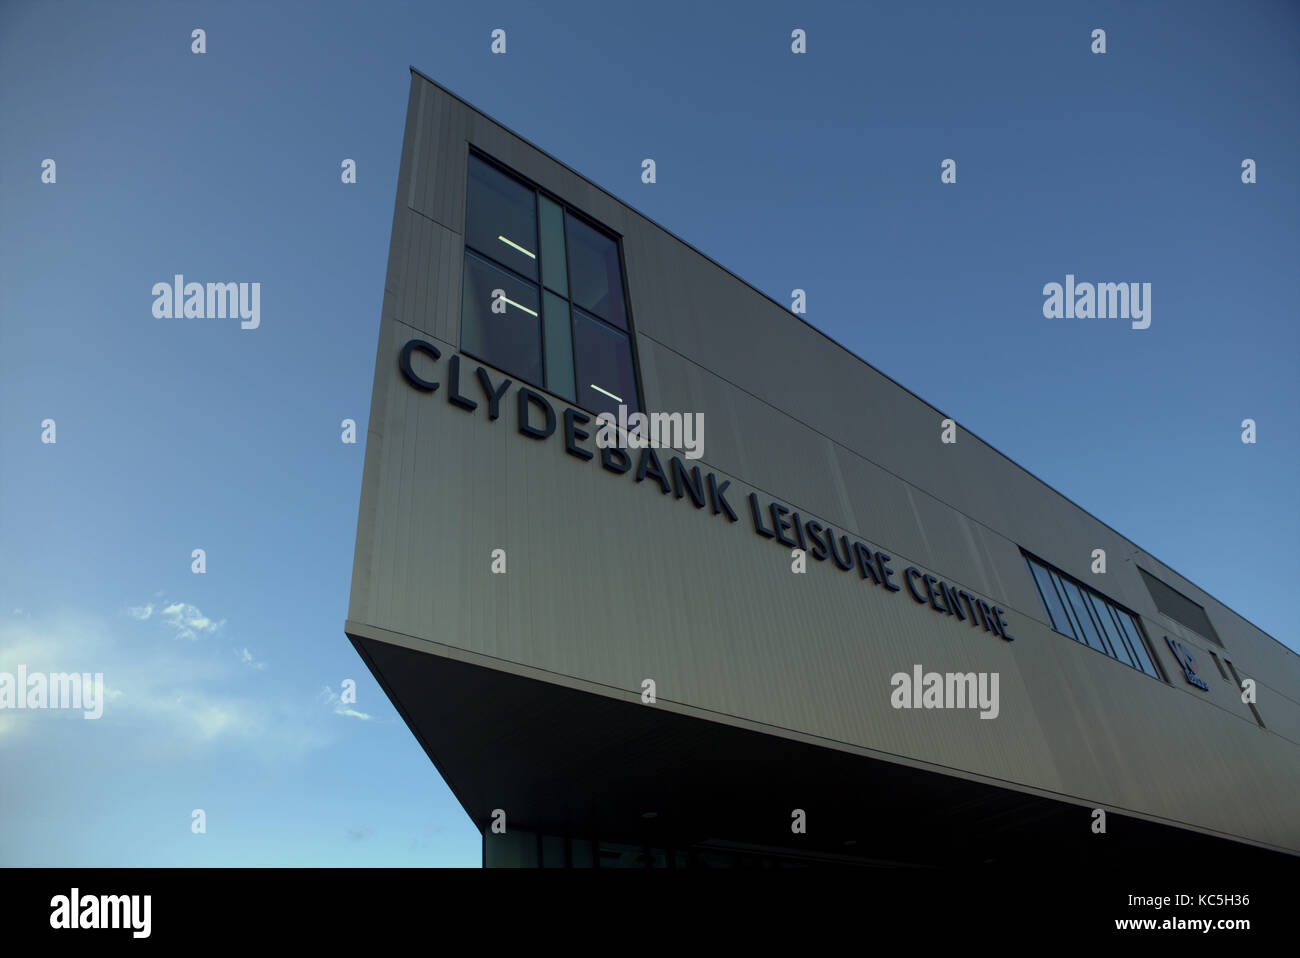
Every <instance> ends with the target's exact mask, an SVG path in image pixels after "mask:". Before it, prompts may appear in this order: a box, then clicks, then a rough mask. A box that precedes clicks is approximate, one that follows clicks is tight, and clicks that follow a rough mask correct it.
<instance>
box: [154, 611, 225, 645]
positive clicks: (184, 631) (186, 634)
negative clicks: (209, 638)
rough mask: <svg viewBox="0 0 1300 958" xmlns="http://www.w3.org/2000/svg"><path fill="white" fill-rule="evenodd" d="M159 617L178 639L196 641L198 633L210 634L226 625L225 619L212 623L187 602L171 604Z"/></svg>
mask: <svg viewBox="0 0 1300 958" xmlns="http://www.w3.org/2000/svg"><path fill="white" fill-rule="evenodd" d="M161 615H162V617H163V618H164V619H165V620H166V622H167V625H168V626H170V627H171V628H173V629H175V630H176V638H178V639H197V638H198V637H199V633H201V632H204V633H209V634H211V633H213V632H215V631H217V629H219V628H221V627H222V626H223V625H225V624H226V620H225V619H222V620H221V621H220V622H214V621H213V620H212V619H210V618H208V617H207V616H206V615H204V614H203V613H202V612H200V611H199V609H198V607H197V606H193V605H190V604H189V603H188V602H173V603H172V604H171V605H169V606H167V607H166V608H165V609H163V610H162V612H161Z"/></svg>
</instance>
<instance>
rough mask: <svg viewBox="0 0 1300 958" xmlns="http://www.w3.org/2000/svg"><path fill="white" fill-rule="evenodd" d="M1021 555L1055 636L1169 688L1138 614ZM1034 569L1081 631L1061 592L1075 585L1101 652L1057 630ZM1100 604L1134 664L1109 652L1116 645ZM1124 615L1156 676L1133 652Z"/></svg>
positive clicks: (1030, 556) (1030, 555)
mask: <svg viewBox="0 0 1300 958" xmlns="http://www.w3.org/2000/svg"><path fill="white" fill-rule="evenodd" d="M1020 555H1021V556H1022V557H1023V558H1024V560H1025V568H1026V570H1027V571H1028V572H1029V579H1030V581H1031V582H1033V584H1034V591H1035V592H1036V593H1037V594H1038V598H1039V601H1040V602H1041V603H1042V608H1043V612H1044V614H1045V615H1046V616H1047V622H1048V626H1049V627H1050V628H1051V630H1052V631H1053V632H1055V633H1056V634H1057V635H1063V636H1065V637H1066V638H1069V639H1073V640H1074V641H1075V642H1078V643H1079V644H1080V645H1082V646H1085V647H1086V648H1089V649H1092V651H1094V652H1098V653H1100V654H1102V655H1104V656H1106V658H1108V659H1110V660H1112V661H1114V662H1118V663H1119V664H1120V665H1124V666H1127V667H1128V668H1130V669H1132V670H1133V671H1135V672H1139V673H1141V674H1142V675H1145V676H1147V677H1148V678H1153V679H1156V680H1157V681H1160V682H1164V683H1165V684H1166V685H1167V684H1169V678H1168V676H1167V675H1166V674H1165V670H1164V667H1163V666H1162V665H1161V664H1160V660H1159V658H1157V656H1156V654H1155V652H1154V651H1153V650H1152V647H1151V642H1150V641H1149V640H1148V638H1147V634H1146V630H1145V629H1144V628H1143V627H1142V618H1141V616H1139V615H1138V614H1137V613H1136V612H1134V611H1133V610H1132V609H1130V608H1128V607H1127V606H1125V605H1123V604H1121V603H1119V602H1116V601H1115V600H1114V599H1112V598H1110V597H1109V596H1107V595H1106V594H1105V593H1103V592H1101V591H1100V590H1098V589H1094V588H1092V587H1091V586H1089V585H1088V584H1086V583H1084V582H1081V581H1079V580H1078V579H1076V578H1075V577H1074V576H1072V575H1069V574H1068V573H1066V572H1063V571H1062V570H1060V569H1058V568H1057V567H1056V566H1054V565H1052V564H1051V563H1050V562H1047V561H1045V560H1043V559H1040V558H1039V557H1038V556H1036V555H1034V554H1033V553H1032V552H1029V551H1027V550H1025V549H1023V548H1022V549H1021V550H1020ZM1035 566H1037V567H1038V568H1039V569H1041V570H1042V571H1043V573H1044V574H1046V576H1047V581H1048V582H1049V583H1050V584H1051V585H1052V587H1053V589H1054V591H1055V593H1056V595H1057V597H1058V599H1059V601H1060V605H1061V607H1062V609H1063V610H1064V612H1065V614H1066V618H1067V620H1068V621H1067V624H1068V625H1069V626H1070V628H1072V629H1073V628H1082V623H1076V622H1074V617H1075V616H1077V615H1078V612H1077V611H1075V610H1074V609H1073V603H1072V602H1071V601H1070V600H1069V599H1068V598H1067V597H1066V596H1064V595H1062V592H1063V590H1064V586H1065V584H1066V583H1069V584H1070V585H1073V586H1074V587H1075V588H1076V589H1077V590H1078V591H1079V594H1080V595H1081V596H1082V598H1083V604H1084V614H1086V615H1088V616H1089V623H1088V624H1089V625H1091V626H1092V628H1093V630H1094V631H1097V632H1098V633H1099V635H1100V636H1101V641H1102V645H1103V648H1100V649H1098V648H1096V647H1094V646H1093V645H1092V644H1091V643H1090V642H1089V641H1088V640H1087V638H1085V637H1084V635H1082V634H1081V635H1070V634H1069V633H1068V632H1062V631H1061V630H1060V629H1059V628H1058V627H1057V623H1056V621H1055V618H1054V616H1053V614H1052V607H1051V604H1050V603H1049V602H1048V601H1047V598H1046V597H1045V596H1044V595H1043V592H1042V586H1041V585H1040V583H1039V581H1038V574H1037V573H1036V572H1035V570H1034V567H1035ZM1058 579H1059V580H1060V582H1061V587H1060V588H1057V587H1056V581H1057V580H1058ZM1097 604H1101V605H1102V606H1104V607H1105V608H1107V609H1109V611H1110V614H1111V617H1112V618H1113V619H1114V620H1115V625H1116V627H1117V628H1118V633H1119V636H1120V639H1121V641H1123V643H1124V650H1125V653H1126V654H1127V656H1128V658H1131V659H1132V660H1133V661H1132V662H1129V661H1126V660H1125V659H1123V658H1120V656H1119V655H1116V654H1114V653H1113V652H1110V651H1107V649H1109V648H1110V647H1111V645H1112V644H1113V643H1112V642H1111V638H1110V635H1109V634H1108V633H1107V632H1106V629H1105V624H1104V623H1103V622H1100V621H1098V620H1097V616H1098V615H1099V614H1100V613H1099V612H1098V610H1097V608H1096V606H1097ZM1121 614H1123V615H1127V616H1128V617H1129V618H1130V620H1131V621H1132V622H1133V627H1134V630H1135V631H1136V633H1137V637H1138V639H1139V640H1140V641H1141V642H1142V644H1143V646H1144V647H1145V652H1146V659H1147V661H1149V662H1150V663H1151V668H1152V669H1153V670H1154V672H1155V674H1152V673H1151V672H1148V671H1147V670H1146V669H1144V668H1143V667H1142V659H1141V657H1140V656H1139V655H1138V650H1137V649H1134V648H1130V646H1131V644H1132V640H1131V637H1130V636H1129V635H1128V632H1127V631H1126V630H1125V629H1124V626H1123V623H1122V622H1121V621H1120V618H1119V616H1120V615H1121Z"/></svg>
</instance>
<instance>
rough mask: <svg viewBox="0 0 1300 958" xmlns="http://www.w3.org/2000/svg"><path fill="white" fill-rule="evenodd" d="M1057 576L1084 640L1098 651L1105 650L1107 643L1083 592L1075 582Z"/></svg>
mask: <svg viewBox="0 0 1300 958" xmlns="http://www.w3.org/2000/svg"><path fill="white" fill-rule="evenodd" d="M1056 578H1057V580H1058V581H1059V582H1060V583H1061V586H1062V595H1064V596H1065V600H1066V602H1067V603H1068V604H1069V606H1070V611H1071V612H1073V613H1074V621H1075V625H1076V626H1077V627H1078V629H1079V634H1080V635H1081V636H1083V641H1085V642H1087V643H1088V646H1089V648H1093V649H1096V650H1097V651H1098V652H1105V651H1106V645H1105V643H1103V642H1102V640H1101V636H1100V635H1099V634H1098V632H1097V626H1096V624H1095V623H1094V622H1093V621H1092V617H1091V616H1089V615H1088V607H1087V606H1086V605H1085V604H1084V598H1083V593H1082V592H1080V591H1079V587H1078V586H1077V585H1075V584H1074V583H1073V582H1070V581H1069V580H1067V579H1063V578H1061V577H1060V576H1057V577H1056ZM1108 654H1109V653H1108Z"/></svg>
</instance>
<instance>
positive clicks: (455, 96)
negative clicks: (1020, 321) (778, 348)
mask: <svg viewBox="0 0 1300 958" xmlns="http://www.w3.org/2000/svg"><path fill="white" fill-rule="evenodd" d="M410 69H411V73H413V74H414V75H415V76H418V77H419V78H420V79H422V80H424V81H425V82H427V83H430V84H432V85H433V86H435V87H437V88H438V89H439V90H441V91H442V92H443V93H445V94H447V96H449V97H451V98H452V99H453V100H458V101H459V102H461V103H463V104H464V105H465V106H467V107H469V108H470V109H471V110H473V111H474V112H475V113H477V114H479V115H480V116H482V117H484V118H486V119H488V120H490V121H491V122H493V123H495V124H496V125H497V126H499V127H501V128H502V129H503V130H505V131H506V132H507V133H509V134H510V135H511V136H513V137H516V138H517V139H518V140H520V142H522V143H525V144H527V145H528V146H529V147H531V148H532V149H534V150H536V151H537V152H538V153H540V154H542V155H543V156H544V157H546V158H547V159H548V160H550V161H551V162H552V163H555V164H557V165H559V166H562V167H564V169H566V170H568V171H569V172H570V173H572V174H573V175H574V176H576V177H578V178H579V179H580V180H582V181H583V182H585V183H587V184H588V185H589V186H591V187H593V188H594V189H597V190H600V192H602V193H604V194H605V195H606V196H608V197H609V198H610V199H611V200H613V201H614V202H615V203H618V204H619V205H620V206H622V207H624V208H626V209H628V210H630V211H631V212H633V213H635V214H636V215H637V216H639V217H641V219H643V220H645V221H646V222H647V223H649V224H650V225H651V226H653V227H655V229H658V230H661V231H662V232H664V233H666V234H667V235H668V236H671V237H672V238H673V239H674V240H676V241H677V242H679V243H681V244H682V245H683V246H685V247H687V248H688V249H690V250H691V251H692V252H694V253H696V254H697V255H699V256H702V257H703V258H704V259H706V260H708V261H709V262H710V263H712V264H713V265H714V266H716V267H717V268H718V269H720V270H722V271H723V272H724V273H726V274H727V275H728V276H730V277H731V278H732V279H734V280H736V282H738V283H744V284H745V285H746V286H748V287H749V288H750V289H751V290H753V291H754V292H755V293H757V294H758V295H759V296H762V297H763V298H764V299H766V300H767V301H768V302H770V303H772V304H773V305H774V306H776V307H777V308H778V309H780V310H781V311H782V312H783V313H785V314H787V315H788V316H789V317H790V318H791V319H794V320H797V321H799V322H801V323H803V324H804V325H805V326H807V327H808V328H809V329H811V330H812V331H813V332H815V333H816V334H817V335H818V336H821V337H822V338H823V339H825V340H826V341H827V342H828V343H830V344H831V345H833V346H835V347H836V348H837V349H841V350H843V351H844V352H846V353H848V354H849V355H850V356H852V357H853V358H854V359H856V360H857V361H858V362H860V363H862V365H864V366H866V367H867V368H868V369H870V370H871V371H872V372H874V373H876V374H877V375H880V376H883V377H885V379H887V380H889V381H890V382H891V383H893V384H894V385H895V386H897V387H898V388H899V389H901V390H903V391H904V392H905V393H907V394H908V395H909V396H911V397H912V398H913V399H915V400H917V401H918V402H922V403H925V405H927V406H929V407H930V408H931V409H933V410H934V411H935V412H937V413H939V414H941V415H943V416H945V417H947V416H948V414H947V413H945V412H944V411H943V410H942V409H940V408H939V407H938V406H935V405H934V404H933V403H931V402H930V401H929V400H927V399H925V398H924V397H922V396H918V395H917V394H916V393H914V392H912V390H910V389H908V388H907V387H906V386H904V385H903V384H902V383H900V382H899V381H898V380H897V379H895V378H894V377H893V376H891V375H889V374H888V373H886V372H884V371H883V370H880V369H877V368H876V367H875V366H873V365H871V363H869V362H867V361H866V360H865V359H863V358H862V357H861V356H859V355H858V354H857V353H855V352H854V351H853V350H851V349H849V348H848V347H847V346H845V345H844V344H843V343H840V342H838V341H837V340H835V339H832V338H831V337H830V336H828V335H827V334H826V333H824V332H822V331H821V330H820V329H818V328H817V327H816V326H814V325H813V324H812V323H810V322H808V320H806V319H804V318H803V317H802V316H800V315H799V314H798V313H792V312H790V310H789V309H787V308H786V307H785V306H784V305H783V304H782V303H779V302H777V301H776V300H775V299H773V298H772V297H771V296H769V295H767V293H765V292H763V291H762V290H761V289H759V288H758V287H756V286H755V285H754V284H753V283H751V282H749V281H748V280H746V279H745V278H744V277H741V276H737V275H736V274H735V273H734V272H732V271H731V270H729V269H728V268H727V267H725V266H723V265H722V264H721V263H719V262H718V261H717V260H715V259H714V258H713V257H712V256H710V255H709V254H708V253H705V252H704V251H703V250H700V249H698V248H697V247H696V246H694V245H693V244H691V243H690V242H688V241H687V240H684V239H682V238H681V237H680V236H678V235H677V234H676V233H674V232H673V231H672V230H670V229H668V227H666V226H664V225H663V224H662V223H660V222H658V221H657V220H654V219H652V218H651V217H649V216H646V214H644V213H642V212H641V211H640V210H639V209H637V208H636V207H635V206H632V205H631V204H629V203H627V202H625V201H624V200H622V199H620V198H619V197H617V196H615V195H614V194H613V193H611V192H610V191H609V190H607V189H605V188H604V187H603V186H601V185H600V184H599V183H596V182H594V181H592V180H591V179H590V178H588V177H586V176H583V175H582V174H581V173H579V172H578V171H577V170H575V169H574V168H573V167H571V166H570V165H569V164H568V163H565V162H564V161H563V160H561V159H559V158H558V157H556V156H553V155H552V154H551V153H549V152H547V151H546V150H544V149H542V148H541V147H540V146H538V145H537V144H536V143H534V142H533V141H532V140H530V139H528V138H527V137H525V136H521V135H520V134H518V133H516V132H515V131H514V130H513V129H511V128H510V127H508V126H506V125H505V124H504V123H502V122H501V121H499V120H498V119H496V117H494V116H492V115H491V114H490V113H485V112H484V111H482V110H480V109H479V108H478V107H476V106H475V105H474V104H473V103H470V102H469V101H468V100H466V99H465V98H464V97H463V96H460V95H459V94H457V93H455V92H454V91H452V90H449V89H447V87H445V86H443V85H442V84H441V83H439V82H438V81H437V80H435V79H434V78H433V77H431V76H429V75H428V74H427V73H425V72H424V71H422V70H420V69H418V68H417V67H415V66H414V65H412V66H411V68H410ZM954 421H955V419H954ZM963 430H964V431H965V433H966V435H968V436H970V437H971V438H973V439H975V440H977V441H979V442H981V443H983V444H984V445H985V446H987V447H988V448H989V449H991V450H993V451H994V452H995V453H997V454H998V455H999V456H1001V457H1002V458H1003V459H1005V460H1006V461H1007V462H1009V463H1011V465H1013V466H1015V467H1016V468H1017V469H1019V470H1020V471H1021V472H1023V473H1024V474H1025V475H1027V476H1029V478H1031V479H1033V480H1034V481H1035V482H1038V483H1040V484H1041V485H1043V486H1046V487H1047V488H1048V489H1049V490H1051V491H1052V492H1054V493H1056V494H1057V495H1058V496H1060V497H1061V498H1062V499H1064V500H1065V501H1066V502H1068V503H1070V505H1072V506H1074V507H1075V508H1076V509H1078V510H1079V511H1081V512H1083V513H1084V514H1085V515H1087V516H1088V517H1090V518H1092V519H1094V520H1096V521H1097V522H1100V523H1101V524H1102V525H1103V526H1105V527H1106V528H1107V529H1109V530H1110V531H1111V532H1113V533H1115V535H1117V536H1119V537H1120V538H1121V539H1123V540H1124V541H1125V542H1127V543H1128V544H1129V545H1131V546H1133V548H1135V549H1137V550H1138V551H1139V552H1142V553H1143V554H1145V555H1147V556H1150V557H1151V558H1152V559H1154V560H1155V561H1156V562H1159V563H1160V564H1161V565H1163V566H1164V567H1165V568H1167V569H1169V570H1170V571H1172V572H1173V573H1174V574H1176V575H1178V576H1180V577H1181V578H1182V579H1183V580H1184V581H1186V582H1190V583H1191V584H1192V585H1193V586H1195V587H1196V588H1197V589H1200V590H1201V592H1204V593H1205V594H1206V595H1207V596H1209V597H1210V598H1211V599H1214V601H1215V602H1217V603H1218V604H1219V606H1220V607H1221V608H1223V609H1226V610H1227V611H1228V612H1231V613H1232V614H1233V615H1235V616H1236V617H1237V618H1239V619H1240V620H1241V621H1242V622H1244V623H1246V624H1247V625H1248V626H1250V627H1251V628H1252V629H1254V630H1255V631H1257V632H1258V633H1259V634H1260V635H1262V636H1264V637H1265V638H1269V639H1272V640H1273V641H1274V642H1276V643H1277V644H1278V645H1280V646H1281V647H1282V648H1283V650H1285V651H1287V652H1289V653H1291V654H1292V655H1296V654H1297V653H1296V651H1295V650H1294V649H1292V648H1291V647H1290V646H1288V645H1286V644H1285V643H1283V642H1281V641H1280V640H1279V639H1277V638H1276V637H1274V636H1273V635H1272V634H1270V633H1268V632H1265V631H1264V630H1263V629H1261V628H1260V627H1259V626H1258V625H1256V624H1255V623H1254V622H1252V621H1251V620H1250V619H1248V618H1246V617H1245V616H1244V615H1242V614H1241V613H1240V612H1238V611H1237V610H1236V609H1234V608H1232V607H1231V606H1229V605H1227V604H1225V603H1224V602H1223V601H1221V600H1220V599H1218V598H1216V597H1215V596H1214V595H1212V594H1211V593H1210V592H1208V591H1206V590H1205V589H1204V588H1202V587H1201V586H1199V585H1197V584H1196V583H1195V582H1192V580H1191V579H1189V578H1187V576H1185V575H1183V574H1182V573H1181V572H1179V571H1178V570H1177V569H1175V568H1174V567H1173V566H1171V565H1169V564H1168V563H1167V562H1164V561H1163V560H1161V559H1160V558H1159V557H1158V556H1156V555H1155V554H1154V553H1152V552H1150V551H1149V550H1147V549H1143V548H1142V547H1141V546H1140V545H1138V544H1137V543H1136V542H1134V541H1133V540H1132V539H1130V538H1129V537H1128V536H1126V535H1124V533H1122V532H1120V531H1119V530H1118V529H1116V528H1115V527H1114V526H1112V525H1111V524H1110V523H1109V522H1106V521H1105V520H1104V519H1101V518H1099V517H1097V516H1095V515H1093V514H1092V513H1091V512H1089V511H1088V510H1087V509H1085V508H1084V507H1083V506H1081V505H1079V503H1077V502H1075V501H1074V500H1073V499H1071V498H1070V497H1069V496H1067V495H1066V494H1065V493H1063V492H1061V491H1060V490H1059V489H1057V488H1056V487H1055V486H1053V485H1051V484H1050V483H1048V482H1046V481H1045V480H1044V479H1042V478H1041V477H1039V476H1037V475H1035V474H1034V473H1032V472H1030V471H1029V470H1028V469H1026V468H1025V467H1024V466H1022V465H1021V464H1020V463H1018V462H1016V461H1015V460H1014V459H1012V458H1011V457H1010V456H1008V455H1007V454H1006V453H1005V452H1003V451H1002V450H1001V449H999V448H998V447H997V446H995V445H993V444H992V443H991V442H988V441H987V440H984V439H981V438H980V437H979V436H977V435H976V434H975V433H974V432H972V431H971V430H969V429H965V427H963ZM1153 601H1154V600H1153Z"/></svg>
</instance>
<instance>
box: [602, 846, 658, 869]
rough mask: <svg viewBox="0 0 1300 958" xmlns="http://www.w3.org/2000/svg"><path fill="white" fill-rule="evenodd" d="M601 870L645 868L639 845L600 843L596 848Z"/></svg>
mask: <svg viewBox="0 0 1300 958" xmlns="http://www.w3.org/2000/svg"><path fill="white" fill-rule="evenodd" d="M598 849H599V851H598V853H599V855H600V867H601V868H645V867H646V863H645V860H644V858H643V856H642V849H641V846H640V845H624V844H622V843H621V842H601V843H600V844H599V846H598Z"/></svg>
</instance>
